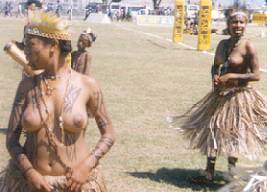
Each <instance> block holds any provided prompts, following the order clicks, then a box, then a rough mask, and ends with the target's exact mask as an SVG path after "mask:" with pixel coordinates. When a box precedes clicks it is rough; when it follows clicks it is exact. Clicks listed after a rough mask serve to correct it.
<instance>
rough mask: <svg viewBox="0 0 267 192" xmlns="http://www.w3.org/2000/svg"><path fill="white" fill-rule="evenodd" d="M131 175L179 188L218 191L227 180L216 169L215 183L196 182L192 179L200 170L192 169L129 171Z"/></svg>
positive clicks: (198, 174)
mask: <svg viewBox="0 0 267 192" xmlns="http://www.w3.org/2000/svg"><path fill="white" fill-rule="evenodd" d="M128 174H129V175H131V176H133V177H137V178H142V179H143V178H144V179H147V178H148V179H150V180H152V181H156V182H164V183H168V184H171V185H174V186H177V187H179V188H191V189H192V190H194V191H207V190H209V191H213V190H214V191H216V190H218V189H219V188H221V187H222V186H223V185H225V184H226V183H227V182H226V181H225V180H224V178H223V172H221V171H216V173H215V178H214V182H213V183H208V184H195V183H194V182H193V181H192V179H193V178H195V177H198V176H201V175H200V172H199V170H192V169H179V168H178V169H168V168H161V169H159V170H157V171H156V172H155V173H153V172H128Z"/></svg>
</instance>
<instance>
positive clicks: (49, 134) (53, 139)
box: [36, 69, 72, 174]
mask: <svg viewBox="0 0 267 192" xmlns="http://www.w3.org/2000/svg"><path fill="white" fill-rule="evenodd" d="M42 82H44V85H45V86H46V90H48V86H47V84H46V83H45V81H44V76H43V75H42V76H41V81H40V86H37V87H38V89H39V93H40V97H37V98H36V101H37V106H38V109H39V114H40V118H41V122H42V127H44V129H45V132H46V135H47V139H48V143H49V146H51V148H52V150H53V151H54V153H55V154H56V156H57V159H58V161H59V163H60V164H61V165H62V166H63V167H64V169H65V173H66V174H71V172H72V169H71V167H69V166H68V165H67V164H66V163H65V162H64V161H63V160H62V159H61V157H60V155H59V153H58V144H57V143H58V141H59V140H58V139H57V137H56V135H55V134H54V132H53V129H52V128H51V127H50V126H49V125H48V124H49V123H50V122H51V117H50V113H49V111H48V107H47V104H46V101H45V99H44V95H43V91H42V90H43V89H44V87H43V89H42ZM70 82H71V69H70V70H69V75H68V80H67V85H66V89H65V93H64V100H63V102H62V106H61V111H60V115H59V118H58V121H59V123H58V125H59V128H60V131H61V140H60V141H59V142H60V145H62V146H63V145H64V144H65V133H64V122H63V113H64V105H65V102H66V94H67V92H68V90H69V87H70ZM49 93H50V92H49ZM46 94H47V93H46ZM41 102H42V104H43V105H44V108H45V114H46V115H47V118H46V119H44V116H43V114H42V112H41V110H40V109H41Z"/></svg>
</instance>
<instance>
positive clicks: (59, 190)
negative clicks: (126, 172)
mask: <svg viewBox="0 0 267 192" xmlns="http://www.w3.org/2000/svg"><path fill="white" fill-rule="evenodd" d="M44 178H45V179H46V181H47V182H48V183H49V184H51V185H52V186H53V190H52V192H68V191H70V190H69V189H68V188H67V187H66V185H65V184H66V177H65V176H44ZM0 191H1V192H35V191H36V190H34V189H33V188H32V186H30V185H29V183H28V182H27V180H26V179H25V177H24V176H23V174H22V172H21V171H20V170H19V169H18V168H17V167H16V165H15V164H14V163H12V162H10V163H9V165H8V166H7V168H6V169H5V170H4V171H2V172H1V174H0ZM81 192H107V189H106V186H105V183H104V180H103V177H102V175H101V173H100V171H99V170H98V168H95V169H94V170H93V171H92V174H91V175H90V177H89V178H88V182H87V183H85V184H84V185H83V186H82V190H81Z"/></svg>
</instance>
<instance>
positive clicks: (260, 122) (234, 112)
mask: <svg viewBox="0 0 267 192" xmlns="http://www.w3.org/2000/svg"><path fill="white" fill-rule="evenodd" d="M247 21H248V18H247V16H246V14H245V13H243V12H233V13H232V14H231V15H230V16H229V18H228V20H227V27H228V31H229V34H230V38H229V39H225V40H222V41H221V42H220V43H219V44H218V46H217V49H216V54H215V58H214V65H213V69H212V77H213V82H214V89H213V91H212V92H210V93H209V94H207V95H206V96H205V97H204V98H203V99H202V100H201V101H199V102H198V103H197V104H195V105H194V106H193V107H192V108H191V109H190V110H189V111H188V112H187V113H185V114H184V115H182V116H176V117H172V123H174V124H176V125H179V126H180V127H181V128H182V129H183V130H184V132H185V135H186V136H187V137H188V138H189V139H190V146H191V147H192V148H197V149H200V151H201V152H202V153H204V154H205V155H207V167H206V170H205V177H204V179H200V180H196V182H201V181H204V182H210V181H212V180H213V178H214V169H215V161H216V157H217V155H220V154H224V155H226V156H228V165H229V166H228V168H229V171H230V173H231V169H232V168H233V167H234V166H235V164H236V162H237V160H238V157H239V156H245V157H248V158H250V159H254V158H257V157H259V155H261V154H262V150H263V147H264V142H265V133H264V132H265V130H264V127H266V125H267V104H266V101H265V99H264V98H263V96H262V95H261V94H260V93H259V92H258V91H257V90H255V89H254V88H253V87H252V86H251V85H249V82H250V81H259V80H260V71H259V68H260V67H259V62H258V57H257V53H256V49H255V47H254V46H253V44H252V43H251V41H250V40H248V39H247V38H245V37H244V31H245V28H246V25H247Z"/></svg>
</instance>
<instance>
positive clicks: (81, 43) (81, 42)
mask: <svg viewBox="0 0 267 192" xmlns="http://www.w3.org/2000/svg"><path fill="white" fill-rule="evenodd" d="M90 46H91V43H90V41H89V40H88V38H87V37H86V36H85V35H80V37H79V39H78V42H77V47H78V49H79V50H84V49H85V48H86V47H90Z"/></svg>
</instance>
